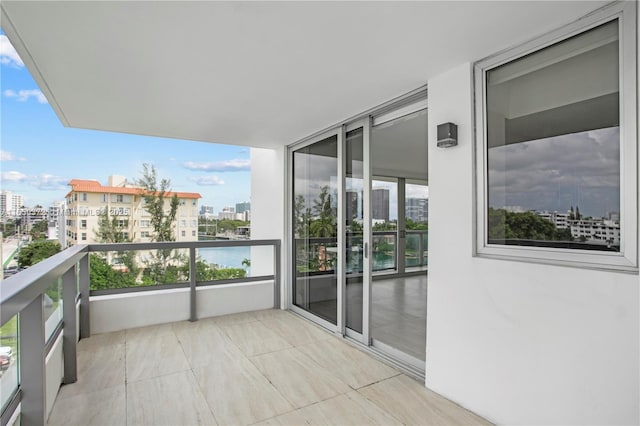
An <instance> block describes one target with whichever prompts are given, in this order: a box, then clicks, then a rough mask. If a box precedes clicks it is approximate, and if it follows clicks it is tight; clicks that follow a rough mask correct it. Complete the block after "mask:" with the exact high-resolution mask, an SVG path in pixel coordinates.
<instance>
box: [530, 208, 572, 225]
mask: <svg viewBox="0 0 640 426" xmlns="http://www.w3.org/2000/svg"><path fill="white" fill-rule="evenodd" d="M536 214H537V215H538V216H540V217H541V218H543V219H546V220H548V221H549V222H551V223H553V224H554V225H555V226H556V228H558V229H566V228H568V227H569V217H570V216H569V213H568V212H567V213H558V212H556V211H553V212H550V211H546V210H544V211H541V212H536Z"/></svg>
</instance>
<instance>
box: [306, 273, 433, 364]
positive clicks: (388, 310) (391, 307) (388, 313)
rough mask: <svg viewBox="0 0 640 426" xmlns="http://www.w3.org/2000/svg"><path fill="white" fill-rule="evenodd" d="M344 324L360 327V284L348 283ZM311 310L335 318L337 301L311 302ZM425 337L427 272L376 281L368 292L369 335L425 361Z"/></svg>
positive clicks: (360, 328)
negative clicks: (369, 295) (369, 293)
mask: <svg viewBox="0 0 640 426" xmlns="http://www.w3.org/2000/svg"><path fill="white" fill-rule="evenodd" d="M346 299H347V325H348V326H349V328H352V329H354V330H356V331H358V332H361V330H362V283H349V284H348V285H347V297H346ZM309 310H310V311H311V312H313V313H314V314H316V315H319V316H321V317H323V318H335V312H336V301H335V300H327V301H323V302H316V303H312V304H310V309H309ZM426 336H427V275H426V272H425V274H424V275H417V276H410V277H395V278H392V277H389V278H386V279H381V280H375V281H373V285H372V293H371V338H372V339H374V340H376V341H379V342H381V343H384V344H385V345H388V346H391V347H392V348H394V349H397V350H399V351H401V352H404V353H406V354H408V355H410V356H412V357H414V358H417V359H419V360H422V361H424V360H425V352H426Z"/></svg>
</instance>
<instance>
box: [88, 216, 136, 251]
mask: <svg viewBox="0 0 640 426" xmlns="http://www.w3.org/2000/svg"><path fill="white" fill-rule="evenodd" d="M119 217H120V216H111V217H110V216H109V211H108V209H103V210H102V211H101V212H100V213H98V229H97V230H95V229H94V231H93V233H94V234H95V236H96V240H98V241H99V242H101V243H130V242H131V238H129V237H128V232H125V229H127V228H128V220H127V222H126V223H127V225H126V226H120V219H119ZM127 230H128V229H127Z"/></svg>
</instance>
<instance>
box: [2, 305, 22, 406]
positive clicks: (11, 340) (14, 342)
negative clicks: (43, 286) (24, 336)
mask: <svg viewBox="0 0 640 426" xmlns="http://www.w3.org/2000/svg"><path fill="white" fill-rule="evenodd" d="M18 341H19V336H18V316H17V315H16V316H14V317H13V318H11V319H10V320H9V321H7V323H6V324H5V325H3V326H2V327H0V407H1V409H0V412H2V411H4V409H5V407H6V406H7V404H8V403H9V400H10V399H11V397H12V396H13V394H14V393H15V391H16V390H17V389H18V381H19V375H18V353H19V344H18Z"/></svg>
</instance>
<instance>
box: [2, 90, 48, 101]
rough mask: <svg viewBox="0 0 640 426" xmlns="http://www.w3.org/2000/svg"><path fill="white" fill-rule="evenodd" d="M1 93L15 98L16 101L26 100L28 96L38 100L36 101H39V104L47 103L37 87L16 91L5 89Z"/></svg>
mask: <svg viewBox="0 0 640 426" xmlns="http://www.w3.org/2000/svg"><path fill="white" fill-rule="evenodd" d="M3 94H4V96H5V97H7V98H16V100H17V101H18V102H26V101H28V100H29V98H31V97H33V98H35V99H36V100H37V101H38V103H41V104H46V103H48V101H47V98H46V97H45V96H44V94H43V93H42V92H41V91H40V90H38V89H31V90H26V89H23V90H18V91H17V92H16V91H15V90H11V89H7V90H5V91H4V92H3Z"/></svg>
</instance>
